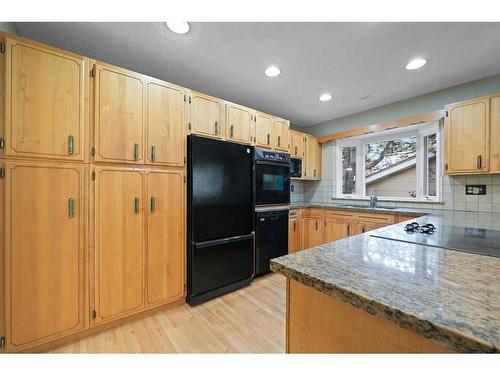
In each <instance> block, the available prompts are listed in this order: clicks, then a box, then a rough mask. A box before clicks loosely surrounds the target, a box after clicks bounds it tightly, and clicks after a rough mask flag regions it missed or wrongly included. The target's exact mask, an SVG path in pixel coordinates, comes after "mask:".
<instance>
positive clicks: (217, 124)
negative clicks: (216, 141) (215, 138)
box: [214, 121, 219, 135]
mask: <svg viewBox="0 0 500 375" xmlns="http://www.w3.org/2000/svg"><path fill="white" fill-rule="evenodd" d="M214 128H215V135H217V134H219V122H218V121H215V124H214Z"/></svg>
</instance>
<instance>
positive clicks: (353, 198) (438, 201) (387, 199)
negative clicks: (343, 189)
mask: <svg viewBox="0 0 500 375" xmlns="http://www.w3.org/2000/svg"><path fill="white" fill-rule="evenodd" d="M331 199H332V200H345V201H362V202H367V201H369V200H370V197H332V198H331ZM377 202H400V203H434V204H443V205H444V204H445V202H444V201H440V200H429V199H406V198H379V197H377Z"/></svg>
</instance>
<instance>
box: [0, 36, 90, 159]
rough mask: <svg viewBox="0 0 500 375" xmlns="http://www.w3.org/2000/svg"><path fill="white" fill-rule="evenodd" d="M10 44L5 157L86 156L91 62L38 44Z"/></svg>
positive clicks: (1, 80)
mask: <svg viewBox="0 0 500 375" xmlns="http://www.w3.org/2000/svg"><path fill="white" fill-rule="evenodd" d="M4 43H5V44H4V46H5V54H4V55H3V56H4V59H2V62H1V63H0V66H1V67H2V70H4V71H5V74H2V75H1V77H0V85H1V86H2V90H1V91H2V92H3V90H4V88H5V92H4V95H0V97H1V98H2V99H4V100H2V101H1V103H0V105H1V106H2V111H1V112H2V113H3V114H4V116H2V119H5V128H4V129H3V131H4V135H3V137H4V138H3V139H2V141H3V142H4V148H5V156H7V157H9V156H10V157H21V158H42V159H60V160H77V161H83V160H86V159H87V158H88V134H87V133H88V114H89V106H88V92H89V91H88V90H89V76H88V62H89V60H88V59H87V58H85V57H82V56H78V55H74V54H71V53H69V52H68V53H65V52H64V51H61V50H58V49H55V48H50V47H44V46H42V45H40V44H38V43H34V42H33V43H30V42H27V41H21V40H17V39H11V38H5V39H4ZM3 96H5V98H3ZM4 105H5V107H3V106H4Z"/></svg>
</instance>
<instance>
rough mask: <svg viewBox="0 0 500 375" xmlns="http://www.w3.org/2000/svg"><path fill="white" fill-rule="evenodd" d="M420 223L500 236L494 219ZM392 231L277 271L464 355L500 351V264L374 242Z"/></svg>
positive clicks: (290, 260)
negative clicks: (466, 353) (483, 231)
mask: <svg viewBox="0 0 500 375" xmlns="http://www.w3.org/2000/svg"><path fill="white" fill-rule="evenodd" d="M392 211H393V210H392ZM418 221H422V222H426V221H429V222H432V223H434V224H436V225H437V226H438V228H439V226H440V225H456V226H463V227H474V228H483V229H496V230H500V214H491V213H471V212H463V211H442V212H441V214H432V215H427V216H423V217H422V218H420V219H418ZM394 225H396V226H397V225H399V226H401V224H394ZM386 228H387V227H386ZM386 228H382V229H378V230H376V231H372V232H368V233H363V234H360V235H357V236H353V237H349V238H346V239H343V240H340V241H336V242H332V243H329V244H324V245H321V246H318V247H315V248H312V249H308V250H303V251H300V252H297V253H294V254H290V255H286V256H283V257H280V258H276V259H273V260H271V269H272V270H273V271H274V272H277V273H279V274H282V275H284V276H286V277H289V278H291V279H294V280H296V281H299V282H301V283H303V284H305V285H308V286H310V287H313V288H315V289H317V290H319V291H321V292H323V293H325V294H328V295H330V296H332V297H334V298H338V299H339V300H342V301H344V302H347V303H350V304H351V305H353V306H355V307H357V308H361V309H363V310H365V311H367V312H369V313H370V314H373V315H376V316H380V317H382V318H385V319H388V320H391V321H393V322H394V323H396V324H398V325H400V326H401V327H403V328H406V329H410V330H412V331H414V332H416V333H419V334H421V335H423V336H425V337H427V338H430V339H432V340H434V341H437V342H439V343H441V344H443V345H445V346H448V347H450V348H452V349H454V350H457V351H459V352H498V351H499V350H500V258H493V257H488V256H480V255H474V254H469V253H465V252H459V251H453V250H446V249H443V248H436V247H429V246H423V245H416V244H410V243H404V242H395V241H390V240H387V239H381V238H375V237H371V236H370V235H371V234H373V233H375V232H378V231H382V230H384V229H386Z"/></svg>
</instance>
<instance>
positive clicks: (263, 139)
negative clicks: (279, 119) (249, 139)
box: [255, 113, 274, 148]
mask: <svg viewBox="0 0 500 375" xmlns="http://www.w3.org/2000/svg"><path fill="white" fill-rule="evenodd" d="M255 137H256V140H255V144H256V145H257V146H259V147H265V148H272V147H273V146H274V119H273V118H272V117H270V116H267V115H264V114H262V113H257V114H256V115H255Z"/></svg>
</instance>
